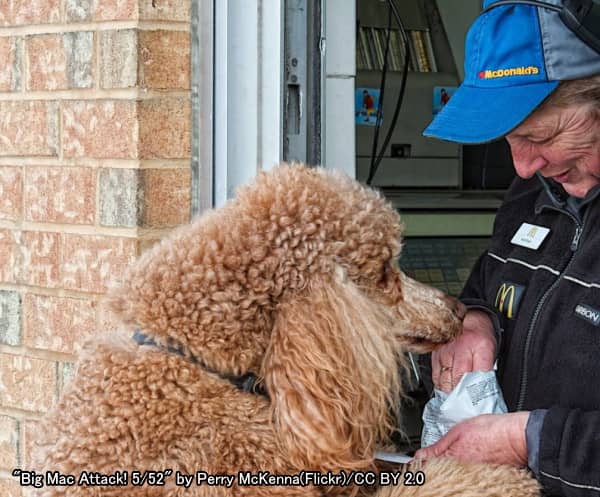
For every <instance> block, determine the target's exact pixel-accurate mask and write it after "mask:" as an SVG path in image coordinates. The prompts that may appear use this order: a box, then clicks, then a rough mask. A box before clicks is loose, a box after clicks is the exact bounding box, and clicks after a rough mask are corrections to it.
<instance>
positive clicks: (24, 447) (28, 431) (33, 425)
mask: <svg viewBox="0 0 600 497" xmlns="http://www.w3.org/2000/svg"><path fill="white" fill-rule="evenodd" d="M39 423H40V422H39V421H37V420H34V419H26V420H23V421H21V430H20V433H21V465H22V467H23V468H25V469H33V470H38V471H39V470H40V468H36V467H35V466H34V463H33V461H32V458H31V456H32V451H33V447H34V443H35V440H36V434H37V430H38V428H39Z"/></svg>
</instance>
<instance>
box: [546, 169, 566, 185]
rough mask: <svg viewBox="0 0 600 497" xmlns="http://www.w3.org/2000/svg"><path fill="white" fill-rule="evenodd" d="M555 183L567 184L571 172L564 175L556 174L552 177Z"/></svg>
mask: <svg viewBox="0 0 600 497" xmlns="http://www.w3.org/2000/svg"><path fill="white" fill-rule="evenodd" d="M550 178H551V179H553V180H554V181H558V182H559V183H565V182H566V181H567V180H568V179H569V171H565V172H564V173H560V174H556V175H554V176H550Z"/></svg>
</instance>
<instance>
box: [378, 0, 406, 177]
mask: <svg viewBox="0 0 600 497" xmlns="http://www.w3.org/2000/svg"><path fill="white" fill-rule="evenodd" d="M388 3H389V5H390V9H391V10H392V14H393V15H394V18H395V20H396V23H397V24H398V28H399V30H400V35H401V36H402V41H403V43H404V47H405V52H406V53H405V57H404V68H403V70H402V81H401V83H400V91H399V92H398V100H397V101H396V108H395V109H394V115H393V116H392V120H391V121H390V127H389V129H388V132H387V135H386V137H385V139H384V141H383V146H382V147H381V151H380V152H379V154H378V155H377V159H376V160H375V162H371V167H370V168H369V176H368V177H367V185H370V184H371V182H372V181H373V177H374V176H375V173H376V172H377V169H378V168H379V164H381V161H382V159H383V156H384V154H385V149H386V147H387V146H388V144H389V143H390V140H391V139H392V134H393V132H394V128H395V127H396V122H397V121H398V115H399V114H400V108H401V107H402V100H403V99H404V91H405V90H406V78H407V76H408V66H409V64H410V61H411V60H410V50H409V44H408V35H407V34H406V29H405V28H404V23H403V22H402V18H401V17H400V13H399V11H398V7H397V6H396V3H395V2H394V0H388ZM380 107H381V105H380Z"/></svg>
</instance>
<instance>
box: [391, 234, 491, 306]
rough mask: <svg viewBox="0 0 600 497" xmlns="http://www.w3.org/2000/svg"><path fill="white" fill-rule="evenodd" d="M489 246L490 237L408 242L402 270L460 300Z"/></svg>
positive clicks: (426, 239)
mask: <svg viewBox="0 0 600 497" xmlns="http://www.w3.org/2000/svg"><path fill="white" fill-rule="evenodd" d="M488 242H489V238H487V237H455V238H406V239H405V240H404V248H403V249H402V254H401V257H400V267H401V268H402V270H403V271H404V272H405V273H406V274H407V275H408V276H410V277H411V278H414V279H416V280H417V281H420V282H422V283H427V284H429V285H431V286H434V287H436V288H439V289H440V290H443V291H444V292H446V293H448V294H450V295H455V296H457V295H458V294H459V293H460V291H461V290H462V287H463V286H464V284H465V282H466V280H467V278H468V277H469V274H470V272H471V268H472V267H473V265H474V264H475V262H476V261H477V259H478V257H479V256H480V255H481V254H482V253H483V251H484V250H486V248H487V246H488Z"/></svg>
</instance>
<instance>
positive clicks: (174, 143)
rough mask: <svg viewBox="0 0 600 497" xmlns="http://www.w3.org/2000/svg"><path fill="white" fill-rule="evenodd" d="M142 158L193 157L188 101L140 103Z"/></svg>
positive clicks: (173, 100)
mask: <svg viewBox="0 0 600 497" xmlns="http://www.w3.org/2000/svg"><path fill="white" fill-rule="evenodd" d="M138 114H139V128H140V151H139V155H140V158H142V159H153V158H163V159H187V158H189V157H190V154H191V118H192V116H191V108H190V101H189V99H179V98H164V99H151V100H143V101H141V102H140V104H139V110H138Z"/></svg>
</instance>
